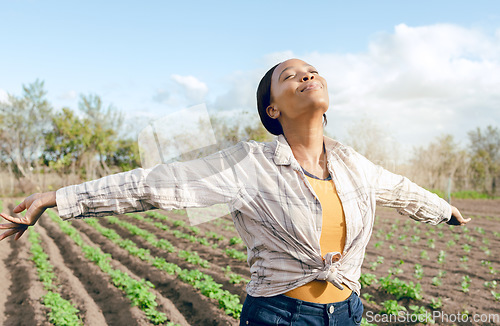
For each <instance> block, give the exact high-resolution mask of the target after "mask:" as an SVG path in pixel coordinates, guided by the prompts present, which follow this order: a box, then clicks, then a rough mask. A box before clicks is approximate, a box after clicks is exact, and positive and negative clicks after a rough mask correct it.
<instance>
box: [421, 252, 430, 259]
mask: <svg viewBox="0 0 500 326" xmlns="http://www.w3.org/2000/svg"><path fill="white" fill-rule="evenodd" d="M420 258H422V259H426V260H429V254H428V253H427V250H422V251H421V252H420Z"/></svg>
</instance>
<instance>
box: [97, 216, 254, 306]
mask: <svg viewBox="0 0 500 326" xmlns="http://www.w3.org/2000/svg"><path fill="white" fill-rule="evenodd" d="M119 218H121V219H122V218H123V220H127V221H128V222H130V223H132V224H135V225H137V226H139V227H140V228H142V229H144V230H146V231H148V232H151V233H153V234H154V235H155V236H156V237H157V238H158V239H166V240H168V241H170V242H171V243H172V244H174V245H175V246H176V247H177V248H178V249H182V250H190V251H194V252H196V253H198V255H199V256H200V257H201V258H203V259H205V260H207V261H209V262H210V264H211V267H210V268H203V267H200V266H195V265H192V264H190V263H188V262H186V261H185V260H183V259H181V258H179V257H178V256H177V254H175V253H168V252H166V251H165V250H162V249H158V248H156V247H154V246H152V245H151V244H149V243H148V242H147V241H146V240H144V239H143V238H141V237H139V236H135V235H132V234H130V232H128V231H127V230H125V229H123V228H121V227H119V226H117V225H114V224H111V223H109V222H107V221H106V220H105V219H102V220H101V223H102V225H103V226H106V227H108V228H111V229H113V230H115V231H116V232H117V233H118V234H119V235H120V236H121V237H123V238H129V239H131V240H133V241H134V242H135V243H137V245H138V246H140V247H141V248H146V249H149V250H150V251H151V253H152V254H153V255H155V256H158V257H163V258H165V259H166V260H168V261H169V262H171V263H174V264H176V265H178V266H179V267H181V268H183V269H193V268H196V269H199V270H200V271H202V272H203V273H205V274H207V275H210V276H211V277H212V278H213V279H214V281H216V282H217V283H219V284H222V288H223V289H224V290H228V291H229V292H231V293H233V294H237V295H239V296H240V301H241V302H243V301H244V300H245V297H246V286H245V284H244V283H243V282H242V283H240V284H232V283H230V282H229V279H228V278H227V277H225V276H224V272H222V269H221V268H225V267H226V266H229V267H231V272H233V273H236V271H238V270H240V271H241V270H243V267H242V264H246V263H243V262H241V261H238V260H236V259H231V258H228V257H227V256H225V255H224V254H223V253H222V251H221V250H220V249H213V248H211V247H207V246H203V245H201V244H199V243H192V242H190V241H189V240H186V239H178V238H176V237H174V236H173V235H171V234H168V232H164V231H162V230H159V229H158V228H156V227H154V226H152V225H148V224H147V223H141V222H140V221H137V220H134V219H130V218H128V217H127V216H125V215H120V216H119ZM217 262H219V263H222V264H217ZM245 271H246V274H244V276H243V277H245V278H249V274H250V272H248V267H246V270H245Z"/></svg>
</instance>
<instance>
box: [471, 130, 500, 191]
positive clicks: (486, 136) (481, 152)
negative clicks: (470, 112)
mask: <svg viewBox="0 0 500 326" xmlns="http://www.w3.org/2000/svg"><path fill="white" fill-rule="evenodd" d="M468 135H469V142H470V147H469V152H470V155H471V168H472V173H473V179H472V180H473V182H474V184H475V186H476V187H477V188H482V190H483V191H485V192H487V193H488V194H490V195H492V196H494V195H495V194H496V187H497V180H498V178H499V177H500V130H499V129H498V128H497V127H493V126H488V127H486V128H485V130H481V129H480V128H476V129H475V130H473V131H470V132H469V133H468Z"/></svg>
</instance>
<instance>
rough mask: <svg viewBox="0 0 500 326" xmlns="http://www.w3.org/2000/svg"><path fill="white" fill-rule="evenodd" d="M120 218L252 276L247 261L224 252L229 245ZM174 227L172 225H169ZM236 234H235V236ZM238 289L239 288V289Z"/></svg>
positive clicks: (212, 261) (233, 270) (181, 247)
mask: <svg viewBox="0 0 500 326" xmlns="http://www.w3.org/2000/svg"><path fill="white" fill-rule="evenodd" d="M119 218H120V219H122V220H124V221H127V222H129V223H131V224H136V225H137V226H139V227H141V228H142V229H144V230H146V231H148V232H150V233H152V234H154V235H155V236H156V237H157V238H158V239H166V240H168V241H170V242H171V243H175V245H176V246H177V247H178V248H179V249H182V250H190V251H195V252H197V253H198V255H199V256H200V257H201V258H203V259H205V260H208V261H209V262H210V263H212V264H213V265H216V266H219V267H223V268H225V267H226V266H230V267H231V272H233V273H236V274H239V275H241V276H242V277H244V278H250V271H249V267H248V264H247V262H246V261H241V260H238V259H234V258H231V257H228V256H227V255H226V254H225V253H224V252H223V249H225V248H230V247H228V246H225V247H223V248H215V249H214V248H211V247H208V246H204V245H202V244H199V243H193V242H191V241H189V240H187V239H179V238H177V237H175V236H174V235H173V234H171V233H169V232H167V231H163V230H160V229H159V228H157V227H155V226H154V225H151V224H149V223H147V222H143V221H139V220H136V219H134V218H131V217H129V216H126V215H120V216H119ZM106 225H111V224H110V223H108V222H106ZM205 225H207V226H208V225H209V223H205V224H202V225H199V226H198V227H200V229H202V230H203V231H205V230H204V229H203V226H205ZM169 226H170V227H172V225H169ZM172 229H175V227H172ZM234 236H235V234H233V237H234ZM237 291H238V290H237Z"/></svg>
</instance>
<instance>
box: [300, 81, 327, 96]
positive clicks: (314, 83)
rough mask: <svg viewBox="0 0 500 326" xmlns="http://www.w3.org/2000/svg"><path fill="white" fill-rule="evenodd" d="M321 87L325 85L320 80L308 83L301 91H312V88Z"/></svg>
mask: <svg viewBox="0 0 500 326" xmlns="http://www.w3.org/2000/svg"><path fill="white" fill-rule="evenodd" d="M319 88H323V85H321V83H319V82H310V83H307V84H306V85H305V86H304V88H302V89H301V90H300V92H301V93H302V92H304V91H310V90H313V89H319Z"/></svg>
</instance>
